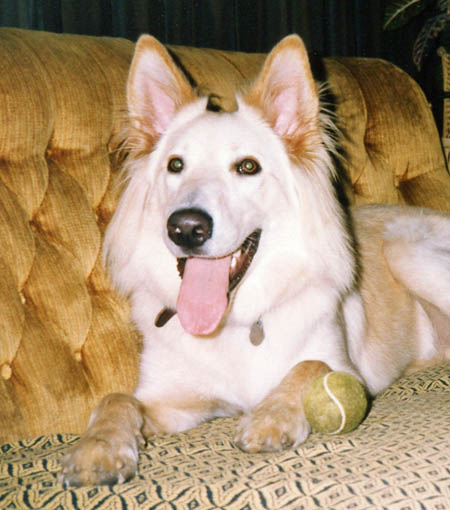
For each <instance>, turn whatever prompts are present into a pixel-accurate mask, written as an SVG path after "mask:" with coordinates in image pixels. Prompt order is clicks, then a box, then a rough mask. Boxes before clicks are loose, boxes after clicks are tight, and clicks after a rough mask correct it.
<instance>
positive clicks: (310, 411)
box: [303, 372, 367, 434]
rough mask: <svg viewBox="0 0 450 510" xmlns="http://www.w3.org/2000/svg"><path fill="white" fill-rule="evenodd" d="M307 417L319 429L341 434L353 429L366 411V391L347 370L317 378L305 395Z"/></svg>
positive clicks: (316, 429) (315, 428) (304, 405)
mask: <svg viewBox="0 0 450 510" xmlns="http://www.w3.org/2000/svg"><path fill="white" fill-rule="evenodd" d="M303 407H304V409H305V414H306V419H307V420H308V422H309V424H310V425H311V428H312V429H313V430H315V431H316V432H324V433H327V434H340V433H345V432H350V431H351V430H354V429H355V428H356V427H357V426H358V425H359V424H360V423H361V422H362V420H363V418H364V416H365V414H366V410H367V397H366V392H365V390H364V388H363V387H362V385H361V384H360V383H359V381H358V380H357V379H356V378H355V377H353V376H352V375H350V374H346V373H344V372H329V373H328V374H326V375H324V376H322V377H317V378H316V379H314V380H313V381H312V382H311V384H310V385H309V387H308V388H307V390H306V392H305V395H304V396H303Z"/></svg>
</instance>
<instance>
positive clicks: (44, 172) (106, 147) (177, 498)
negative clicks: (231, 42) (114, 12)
mask: <svg viewBox="0 0 450 510" xmlns="http://www.w3.org/2000/svg"><path fill="white" fill-rule="evenodd" d="M171 50H172V52H173V54H174V56H175V58H176V60H177V61H178V63H179V65H180V66H181V67H182V68H183V69H184V70H185V71H186V73H187V74H188V75H189V76H190V79H191V80H193V81H195V82H196V83H197V84H198V85H199V86H201V87H202V88H204V89H208V90H210V91H211V92H215V93H216V94H217V95H218V96H220V97H221V101H224V102H226V101H229V100H230V94H231V90H232V89H233V88H234V87H235V86H240V85H241V84H242V82H243V81H245V80H246V79H248V78H251V77H252V76H254V75H255V73H256V72H257V69H258V68H259V66H260V64H261V62H262V59H263V56H262V55H246V54H243V53H227V52H223V51H213V50H200V49H192V48H181V47H178V48H177V47H173V48H171ZM132 53H133V44H132V43H131V42H129V41H125V40H121V39H113V38H94V37H87V36H73V35H56V34H48V33H44V32H33V31H24V30H18V29H8V28H1V29H0V243H1V250H0V321H1V325H2V333H1V336H0V339H1V340H0V445H1V444H3V445H2V446H0V473H1V478H0V508H20V509H23V508H82V509H90V508H92V509H94V508H137V507H138V506H139V504H140V503H142V506H140V507H139V508H148V509H150V508H151V509H153V508H164V509H165V508H202V509H204V508H225V507H226V508H236V509H237V508H242V509H244V508H250V509H251V508H269V509H275V508H290V509H297V510H299V509H310V508H316V507H318V506H321V507H322V508H328V509H363V508H364V509H365V508H374V505H375V508H387V509H389V510H391V509H394V510H396V509H399V510H400V509H402V510H406V509H408V510H409V509H416V508H417V509H419V508H421V509H423V508H425V509H433V510H434V509H436V510H437V509H441V510H442V509H444V508H447V507H448V500H449V498H450V495H449V490H450V481H449V471H448V465H449V463H448V458H450V447H449V445H448V438H449V432H450V430H449V426H450V425H449V414H450V413H449V412H448V409H449V388H448V386H449V366H448V365H445V366H441V367H440V368H438V369H436V370H435V371H433V370H431V371H428V372H425V373H422V374H419V375H417V376H414V377H410V378H407V379H405V380H402V381H400V382H398V383H397V384H396V385H394V386H393V387H392V388H390V389H389V390H388V391H387V392H386V393H385V394H384V395H382V396H380V397H379V398H378V399H377V400H376V402H375V405H374V407H373V409H372V410H371V412H370V414H369V417H368V418H367V420H366V421H365V422H364V423H363V425H362V426H361V427H360V428H359V429H357V430H356V431H355V432H354V433H352V434H350V435H348V436H340V437H336V438H330V437H320V436H317V435H316V436H313V437H312V438H311V440H310V441H308V442H307V443H306V444H305V445H304V446H302V447H301V448H299V449H298V450H296V451H287V452H284V453H282V454H278V455H247V454H244V453H242V452H240V451H239V450H237V449H236V448H235V447H234V446H233V444H232V442H231V438H232V430H233V427H234V425H235V421H234V420H217V421H215V422H213V423H211V424H204V425H202V426H201V427H198V428H196V429H195V430H193V431H192V432H189V433H186V434H181V435H177V436H161V437H155V438H154V439H153V440H152V441H151V443H150V445H149V447H148V448H147V449H146V450H145V452H144V453H143V454H142V457H141V465H140V477H139V478H137V479H135V480H134V481H133V482H131V483H129V484H125V485H123V486H119V487H114V488H104V487H103V488H85V489H73V490H63V488H62V487H61V486H60V485H59V484H58V483H57V481H56V480H57V473H58V469H59V467H58V462H57V461H58V459H59V458H60V457H61V455H62V454H63V452H64V450H65V448H66V447H67V444H68V443H71V442H73V441H74V440H76V437H77V436H76V435H73V436H71V435H69V434H79V433H81V432H82V431H83V430H84V429H85V427H86V424H87V421H88V416H89V414H90V412H91V410H92V409H93V407H94V406H95V405H96V403H97V402H98V400H99V399H100V398H101V396H103V395H105V394H107V393H109V392H111V391H117V390H119V391H131V390H132V388H133V386H134V384H135V381H136V375H137V363H138V354H139V349H140V338H139V335H138V334H137V333H136V331H135V330H134V329H133V327H132V326H131V325H130V323H129V320H128V319H129V311H128V305H127V303H126V301H125V300H124V299H122V298H121V297H120V296H118V295H117V294H116V293H115V292H114V291H113V290H112V288H111V286H110V283H109V279H108V277H107V275H106V274H105V272H104V270H103V269H102V266H101V263H100V253H101V241H102V236H103V233H104V230H105V227H106V224H107V222H108V221H109V219H110V217H111V215H112V213H113V210H114V207H115V204H116V201H117V197H118V194H119V186H118V180H119V179H118V176H119V169H118V165H117V164H116V162H115V161H116V160H115V157H114V153H115V150H116V147H117V138H116V135H117V133H118V132H120V128H121V126H122V123H123V111H124V102H125V101H124V91H125V82H126V76H127V70H128V66H129V63H130V60H131V57H132ZM325 67H326V70H327V73H328V79H329V82H330V86H331V93H332V95H333V96H334V97H335V99H336V101H337V106H336V114H337V119H338V123H339V127H340V128H341V130H342V133H343V148H344V152H345V157H346V159H345V162H344V168H345V170H346V172H347V173H348V175H349V178H350V181H351V190H350V191H351V198H352V200H353V201H354V202H356V203H366V202H372V201H387V202H394V203H395V202H400V203H411V204H417V205H425V206H431V207H435V208H438V209H441V210H447V211H449V210H450V177H449V175H448V173H447V170H446V168H445V163H444V158H443V155H442V151H441V147H440V142H439V137H438V134H437V130H436V127H435V125H434V121H433V117H432V114H431V111H430V109H429V106H428V104H427V101H426V99H425V97H424V96H423V93H422V92H421V91H420V89H419V88H418V87H417V85H416V84H415V83H414V82H413V81H412V80H411V79H410V78H409V77H408V76H407V75H405V73H403V72H402V71H400V70H398V69H397V68H395V67H394V66H392V65H391V64H388V63H386V62H382V61H378V60H370V59H328V60H326V61H325ZM168 501H171V502H172V504H169V503H167V502H168Z"/></svg>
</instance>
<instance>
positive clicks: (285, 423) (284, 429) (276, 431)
mask: <svg viewBox="0 0 450 510" xmlns="http://www.w3.org/2000/svg"><path fill="white" fill-rule="evenodd" d="M309 432H310V427H309V424H308V422H307V421H306V418H305V416H304V413H303V409H299V408H298V407H289V406H287V407H285V406H283V405H281V404H273V403H272V404H265V403H264V402H263V403H262V404H261V405H259V406H257V407H256V408H255V409H254V410H253V411H252V412H251V413H249V414H247V415H245V416H243V417H242V418H241V421H240V423H239V425H238V428H237V431H236V435H235V442H236V444H237V445H238V446H239V448H241V449H242V450H244V451H246V452H249V453H257V452H278V451H281V450H284V449H286V448H290V447H292V446H297V445H299V444H300V443H302V442H303V441H304V440H305V439H306V438H307V437H308V435H309Z"/></svg>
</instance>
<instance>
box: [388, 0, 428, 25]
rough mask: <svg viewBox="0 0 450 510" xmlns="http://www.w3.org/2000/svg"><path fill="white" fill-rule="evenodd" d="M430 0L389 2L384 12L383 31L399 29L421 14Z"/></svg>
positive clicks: (397, 0)
mask: <svg viewBox="0 0 450 510" xmlns="http://www.w3.org/2000/svg"><path fill="white" fill-rule="evenodd" d="M429 3H430V0H390V1H388V2H387V4H386V8H385V11H384V25H383V29H384V30H395V29H397V28H400V27H402V26H404V25H406V23H408V21H409V20H410V19H412V18H414V16H417V14H419V13H420V12H422V11H423V10H424V9H425V7H426V6H427V5H428V4H429Z"/></svg>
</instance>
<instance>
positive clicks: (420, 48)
mask: <svg viewBox="0 0 450 510" xmlns="http://www.w3.org/2000/svg"><path fill="white" fill-rule="evenodd" d="M449 22H450V13H449V12H442V13H441V14H438V15H437V16H435V17H434V18H430V19H429V20H428V21H427V22H426V23H425V25H424V27H423V28H422V30H421V31H420V33H419V35H418V36H417V39H416V42H415V43H414V48H413V62H414V64H415V65H416V67H417V69H418V70H419V71H420V70H421V68H422V59H423V57H424V56H425V54H426V52H427V51H428V48H429V46H430V43H431V41H432V40H433V39H434V38H436V37H437V36H438V35H439V33H440V32H442V30H444V28H445V27H446V26H447V25H448V23H449Z"/></svg>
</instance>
